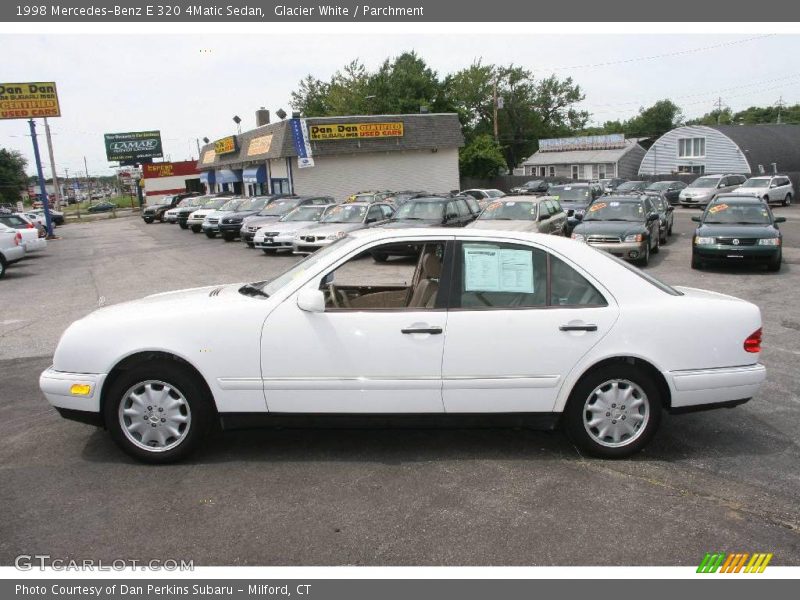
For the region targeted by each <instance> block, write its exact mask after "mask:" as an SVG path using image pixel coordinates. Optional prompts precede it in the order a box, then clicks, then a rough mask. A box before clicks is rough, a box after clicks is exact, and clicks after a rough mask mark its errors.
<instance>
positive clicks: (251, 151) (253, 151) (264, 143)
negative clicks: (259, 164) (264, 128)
mask: <svg viewBox="0 0 800 600" xmlns="http://www.w3.org/2000/svg"><path fill="white" fill-rule="evenodd" d="M271 147H272V134H271V133H270V134H267V135H262V136H260V137H255V138H253V139H252V140H250V144H249V145H248V146H247V156H258V155H259V154H266V153H267V152H269V149H270V148H271Z"/></svg>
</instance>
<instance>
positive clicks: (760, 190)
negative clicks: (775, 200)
mask: <svg viewBox="0 0 800 600" xmlns="http://www.w3.org/2000/svg"><path fill="white" fill-rule="evenodd" d="M767 192H769V188H768V187H748V188H736V189H735V190H731V191H730V192H728V193H729V194H736V195H737V196H763V195H764V194H766V193H767Z"/></svg>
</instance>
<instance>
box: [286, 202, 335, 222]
mask: <svg viewBox="0 0 800 600" xmlns="http://www.w3.org/2000/svg"><path fill="white" fill-rule="evenodd" d="M326 208H327V206H314V205H311V206H298V207H297V208H295V209H294V210H293V211H291V212H289V213H287V214H286V216H285V217H283V218H282V219H281V221H283V222H286V221H319V220H320V218H321V217H322V215H323V213H324V212H325V209H326Z"/></svg>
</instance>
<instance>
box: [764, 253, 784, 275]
mask: <svg viewBox="0 0 800 600" xmlns="http://www.w3.org/2000/svg"><path fill="white" fill-rule="evenodd" d="M782 260H783V256H782V253H781V252H778V254H777V255H776V256H775V257H774V258H772V259H770V261H769V262H768V263H767V271H772V272H773V273H776V272H778V271H780V270H781V261H782Z"/></svg>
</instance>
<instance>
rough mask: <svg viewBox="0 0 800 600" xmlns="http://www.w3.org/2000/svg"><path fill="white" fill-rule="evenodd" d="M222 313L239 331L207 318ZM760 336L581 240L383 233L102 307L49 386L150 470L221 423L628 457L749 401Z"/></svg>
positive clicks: (745, 316) (745, 312)
mask: <svg viewBox="0 0 800 600" xmlns="http://www.w3.org/2000/svg"><path fill="white" fill-rule="evenodd" d="M375 253H379V254H389V255H392V256H402V257H404V258H398V259H393V260H390V261H388V262H376V261H374V260H373V259H372V258H371V257H372V255H373V254H375ZM215 317H219V319H220V320H224V321H225V323H226V326H225V327H222V328H210V329H209V328H206V329H204V328H198V327H197V326H196V323H197V322H198V321H208V320H209V319H211V320H214V318H215ZM760 344H761V314H760V311H759V309H758V308H757V307H756V306H754V305H753V304H750V303H748V302H745V301H743V300H739V299H737V298H733V297H731V296H726V295H723V294H718V293H715V292H708V291H703V290H699V289H693V288H684V287H676V288H673V287H670V286H667V285H664V284H663V283H661V282H659V281H657V280H656V279H654V278H652V277H651V276H649V275H647V274H645V273H643V272H641V271H639V270H638V269H636V268H634V267H631V266H629V265H627V264H626V263H624V262H622V261H620V260H618V259H615V258H613V257H612V256H610V255H608V254H606V253H604V252H602V251H599V250H596V249H594V248H592V247H591V246H588V245H586V244H582V243H580V242H576V241H573V240H570V239H566V238H560V237H556V236H550V235H542V234H535V233H525V232H515V231H491V230H470V229H457V230H454V229H452V228H451V229H447V228H420V229H405V230H404V229H382V228H377V229H365V230H361V231H357V232H353V233H350V234H348V235H346V236H344V237H342V238H341V239H340V240H337V241H336V242H335V243H333V244H331V245H330V246H328V247H326V248H324V249H323V250H320V251H318V252H317V253H315V254H313V255H311V256H309V257H308V258H306V259H305V260H303V261H301V262H299V263H297V264H295V265H294V266H293V267H291V268H290V269H289V270H287V271H286V272H285V273H283V274H281V275H279V276H278V277H276V278H274V279H272V280H270V281H265V282H258V283H247V284H241V283H239V284H232V285H220V286H216V287H208V288H197V289H190V290H183V291H178V292H171V293H165V294H156V295H153V296H148V297H146V298H143V299H142V300H138V301H135V302H127V303H123V304H118V305H114V306H109V307H105V308H101V309H99V310H97V311H95V312H93V313H92V314H90V315H88V316H87V317H85V318H83V319H80V320H79V321H77V322H75V323H73V324H72V325H71V326H70V327H69V328H68V329H67V331H66V332H65V333H64V335H63V336H62V338H61V341H60V342H59V344H58V348H57V349H56V353H55V357H54V359H53V365H52V367H50V368H49V369H47V370H46V371H45V372H44V373H42V376H41V380H40V386H41V389H42V391H43V392H44V394H45V396H46V397H47V399H48V400H49V401H50V403H51V404H52V405H53V406H55V407H56V408H57V409H58V411H59V412H60V413H61V415H62V416H64V417H66V418H70V419H75V420H79V421H83V422H88V423H93V424H96V425H99V426H102V427H105V428H106V429H108V431H109V432H110V434H111V435H112V437H113V438H114V440H115V441H116V442H117V443H118V444H119V446H120V447H121V448H122V449H123V450H125V451H126V452H127V453H129V454H130V455H132V456H134V457H136V458H138V459H140V460H143V461H146V462H152V463H162V462H168V461H174V460H177V459H180V458H183V457H185V456H186V455H188V454H189V453H190V452H191V451H192V450H194V449H196V448H197V447H198V445H200V444H201V440H202V439H203V436H204V435H205V434H206V433H207V432H208V431H209V430H210V429H211V428H212V426H214V425H215V424H218V423H219V424H221V425H222V427H223V428H233V427H241V426H245V427H252V426H256V425H270V424H273V425H276V424H277V425H281V426H286V425H287V424H291V423H295V424H304V425H305V424H308V423H309V422H312V421H317V420H323V421H328V422H330V420H331V418H332V417H333V416H335V417H336V422H337V423H338V422H341V421H344V422H347V421H349V419H343V418H342V417H343V416H348V417H351V418H352V419H353V420H357V421H359V422H363V421H367V422H369V421H372V422H379V423H381V424H385V423H387V422H389V423H408V422H412V423H417V422H419V421H425V422H429V423H430V422H434V423H437V424H441V425H445V424H460V425H464V424H467V425H470V426H488V425H498V424H503V423H505V424H512V425H514V426H520V425H531V426H536V427H548V428H553V427H555V426H557V425H561V426H563V428H564V429H565V430H566V432H567V433H568V434H569V436H570V437H571V438H572V440H573V441H574V442H575V444H576V445H577V446H579V447H580V448H581V449H583V450H585V451H587V452H589V453H591V454H593V455H595V456H600V457H607V458H617V457H624V456H628V455H630V454H632V453H634V452H636V451H638V450H640V449H641V448H643V447H644V446H645V445H646V444H647V443H648V442H649V441H650V440H651V438H652V437H653V434H654V433H655V431H656V429H657V428H658V426H659V423H660V421H661V416H662V414H663V413H664V412H670V413H679V412H686V411H692V410H700V409H707V408H718V407H732V406H735V405H738V404H741V403H743V402H746V401H747V400H749V399H750V398H751V397H752V396H753V395H754V394H756V393H757V392H758V389H759V387H760V386H761V384H762V383H763V382H764V379H765V375H766V371H765V369H764V367H763V366H762V365H761V364H759V362H758V359H759V353H760V350H761V348H760Z"/></svg>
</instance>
